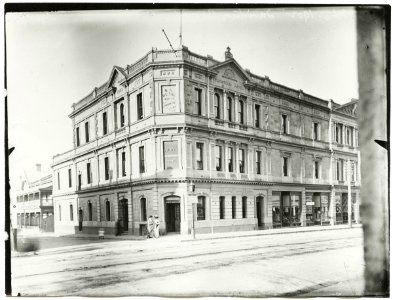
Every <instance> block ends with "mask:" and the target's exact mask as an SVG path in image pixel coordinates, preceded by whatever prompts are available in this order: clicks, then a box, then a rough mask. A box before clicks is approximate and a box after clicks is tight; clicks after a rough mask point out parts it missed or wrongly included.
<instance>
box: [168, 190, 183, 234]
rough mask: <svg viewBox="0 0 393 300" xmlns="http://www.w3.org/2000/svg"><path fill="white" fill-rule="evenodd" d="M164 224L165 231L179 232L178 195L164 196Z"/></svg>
mask: <svg viewBox="0 0 393 300" xmlns="http://www.w3.org/2000/svg"><path fill="white" fill-rule="evenodd" d="M165 225H166V231H167V232H179V233H180V197H177V196H169V197H166V198H165Z"/></svg>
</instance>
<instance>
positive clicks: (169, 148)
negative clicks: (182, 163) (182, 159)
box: [164, 141, 179, 170]
mask: <svg viewBox="0 0 393 300" xmlns="http://www.w3.org/2000/svg"><path fill="white" fill-rule="evenodd" d="M178 168H179V150H178V142H177V141H168V142H164V169H165V170H169V169H178Z"/></svg>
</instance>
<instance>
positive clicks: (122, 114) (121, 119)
mask: <svg viewBox="0 0 393 300" xmlns="http://www.w3.org/2000/svg"><path fill="white" fill-rule="evenodd" d="M123 126H124V104H123V103H122V104H120V127H123Z"/></svg>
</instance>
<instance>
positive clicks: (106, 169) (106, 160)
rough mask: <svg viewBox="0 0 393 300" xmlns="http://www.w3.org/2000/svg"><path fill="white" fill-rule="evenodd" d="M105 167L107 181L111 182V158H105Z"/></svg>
mask: <svg viewBox="0 0 393 300" xmlns="http://www.w3.org/2000/svg"><path fill="white" fill-rule="evenodd" d="M104 167H105V180H109V157H105V159H104Z"/></svg>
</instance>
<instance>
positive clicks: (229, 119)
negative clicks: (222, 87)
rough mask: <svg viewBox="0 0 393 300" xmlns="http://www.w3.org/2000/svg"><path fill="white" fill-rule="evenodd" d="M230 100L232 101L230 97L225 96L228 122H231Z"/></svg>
mask: <svg viewBox="0 0 393 300" xmlns="http://www.w3.org/2000/svg"><path fill="white" fill-rule="evenodd" d="M232 102H233V101H232V98H231V97H228V98H227V115H228V121H229V122H232V105H233V103H232Z"/></svg>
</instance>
